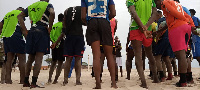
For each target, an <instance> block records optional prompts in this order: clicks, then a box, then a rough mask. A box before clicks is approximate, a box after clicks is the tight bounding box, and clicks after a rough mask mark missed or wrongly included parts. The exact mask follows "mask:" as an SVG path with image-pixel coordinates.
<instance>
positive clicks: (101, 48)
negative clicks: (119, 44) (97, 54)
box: [100, 46, 116, 55]
mask: <svg viewBox="0 0 200 90" xmlns="http://www.w3.org/2000/svg"><path fill="white" fill-rule="evenodd" d="M100 51H101V53H104V50H103V46H100ZM112 53H113V55H116V51H115V47H113V52H112Z"/></svg>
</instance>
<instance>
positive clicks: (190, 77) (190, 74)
mask: <svg viewBox="0 0 200 90" xmlns="http://www.w3.org/2000/svg"><path fill="white" fill-rule="evenodd" d="M187 75H188V76H187V81H191V80H192V79H193V78H192V72H188V73H187Z"/></svg>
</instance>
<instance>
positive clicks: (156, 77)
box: [144, 46, 160, 83]
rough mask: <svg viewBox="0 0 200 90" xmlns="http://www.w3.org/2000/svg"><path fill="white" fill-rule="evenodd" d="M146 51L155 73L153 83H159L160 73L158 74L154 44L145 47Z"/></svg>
mask: <svg viewBox="0 0 200 90" xmlns="http://www.w3.org/2000/svg"><path fill="white" fill-rule="evenodd" d="M144 49H145V53H146V56H147V58H148V59H149V63H150V64H151V69H152V74H153V83H159V82H160V81H159V79H158V75H157V68H156V61H155V59H154V57H153V54H152V46H149V47H145V48H144Z"/></svg>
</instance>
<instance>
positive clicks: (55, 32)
mask: <svg viewBox="0 0 200 90" xmlns="http://www.w3.org/2000/svg"><path fill="white" fill-rule="evenodd" d="M62 28H63V25H62V22H57V23H56V24H54V25H53V26H52V30H51V32H50V38H51V40H52V41H53V42H56V41H57V39H58V37H59V36H60V34H61V33H62Z"/></svg>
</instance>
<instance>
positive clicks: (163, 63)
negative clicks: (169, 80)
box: [161, 61, 166, 77]
mask: <svg viewBox="0 0 200 90" xmlns="http://www.w3.org/2000/svg"><path fill="white" fill-rule="evenodd" d="M161 62H162V68H163V73H164V77H166V64H165V62H164V61H161Z"/></svg>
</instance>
